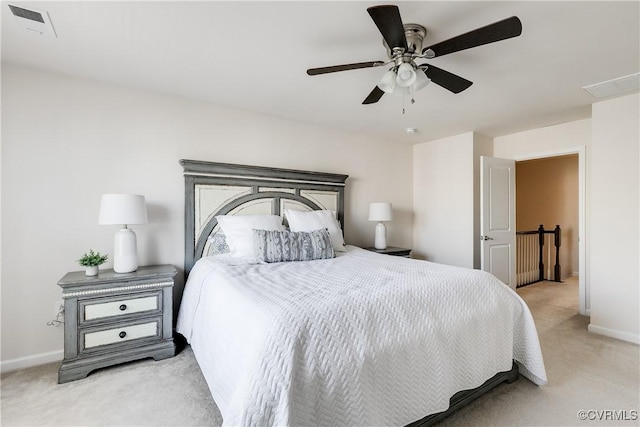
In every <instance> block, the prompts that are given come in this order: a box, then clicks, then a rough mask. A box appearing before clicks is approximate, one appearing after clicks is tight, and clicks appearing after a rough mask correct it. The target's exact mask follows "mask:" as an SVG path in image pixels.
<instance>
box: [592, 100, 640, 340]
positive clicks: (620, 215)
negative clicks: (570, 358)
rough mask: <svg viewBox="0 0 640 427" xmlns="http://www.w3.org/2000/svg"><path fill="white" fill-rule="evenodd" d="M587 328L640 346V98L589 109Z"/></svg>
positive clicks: (598, 104)
mask: <svg viewBox="0 0 640 427" xmlns="http://www.w3.org/2000/svg"><path fill="white" fill-rule="evenodd" d="M592 121H593V126H592V140H591V186H590V187H591V189H590V197H589V200H588V206H589V217H588V224H589V248H590V249H589V251H590V254H591V280H590V282H591V295H592V298H591V323H590V325H589V330H590V331H592V332H596V333H601V334H604V335H609V336H613V337H616V338H619V339H623V340H626V341H631V342H635V343H637V344H640V248H639V245H640V228H639V219H640V186H639V180H640V174H639V173H638V170H639V168H640V160H639V156H640V150H639V148H638V146H639V145H640V95H638V94H635V95H630V96H625V97H621V98H615V99H612V100H607V101H602V102H597V103H595V104H594V105H593V110H592Z"/></svg>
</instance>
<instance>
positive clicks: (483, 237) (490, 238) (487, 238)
mask: <svg viewBox="0 0 640 427" xmlns="http://www.w3.org/2000/svg"><path fill="white" fill-rule="evenodd" d="M480 240H493V237H489V236H480Z"/></svg>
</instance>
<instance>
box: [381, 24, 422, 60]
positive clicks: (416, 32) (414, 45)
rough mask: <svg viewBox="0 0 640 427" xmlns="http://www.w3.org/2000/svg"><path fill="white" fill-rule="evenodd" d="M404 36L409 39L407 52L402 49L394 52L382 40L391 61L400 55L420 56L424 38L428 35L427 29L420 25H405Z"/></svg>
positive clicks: (383, 40)
mask: <svg viewBox="0 0 640 427" xmlns="http://www.w3.org/2000/svg"><path fill="white" fill-rule="evenodd" d="M404 35H405V37H406V39H407V50H406V52H402V48H400V49H398V48H396V49H394V50H393V51H392V50H391V49H390V48H389V45H388V44H387V42H386V40H385V39H384V38H383V39H382V44H383V45H384V47H385V49H387V56H388V57H389V59H395V58H396V57H397V56H398V54H401V55H402V54H410V55H413V54H416V55H420V53H421V52H422V41H423V40H424V37H425V36H426V35H427V29H426V28H425V27H423V26H422V25H418V24H404Z"/></svg>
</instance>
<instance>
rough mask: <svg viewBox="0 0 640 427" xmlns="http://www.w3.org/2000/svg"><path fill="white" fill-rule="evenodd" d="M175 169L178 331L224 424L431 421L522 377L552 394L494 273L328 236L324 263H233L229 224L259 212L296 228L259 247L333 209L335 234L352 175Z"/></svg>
mask: <svg viewBox="0 0 640 427" xmlns="http://www.w3.org/2000/svg"><path fill="white" fill-rule="evenodd" d="M181 164H182V166H183V168H184V177H185V224H186V228H185V240H186V242H185V274H187V280H186V284H185V289H184V294H183V297H182V303H181V306H180V310H179V315H178V322H177V332H178V333H180V334H181V335H183V336H184V337H185V339H186V340H187V342H188V343H189V344H190V345H191V347H192V349H193V352H194V354H195V357H196V360H197V361H198V364H199V366H200V368H201V370H202V372H203V375H204V377H205V379H206V381H207V383H208V385H209V388H210V390H211V393H212V396H213V398H214V400H215V401H216V404H217V405H218V408H219V409H220V411H221V413H222V416H223V419H224V424H225V425H331V426H338V425H414V426H417V425H430V424H432V423H434V422H436V421H438V420H439V419H441V418H442V417H444V416H446V415H448V414H449V413H450V412H452V411H453V410H455V409H457V408H458V407H460V406H461V405H464V404H466V403H467V402H469V401H471V400H473V399H474V398H476V397H477V396H479V395H481V394H483V393H485V392H486V391H488V390H490V389H491V388H493V387H495V386H496V385H498V384H500V383H502V382H504V381H508V382H512V381H514V380H515V379H517V377H518V374H519V373H520V374H522V375H523V376H525V377H526V378H527V379H528V380H530V381H532V382H533V383H535V384H537V385H542V384H545V383H546V373H545V369H544V363H543V359H542V354H541V351H540V345H539V342H538V336H537V332H536V329H535V325H534V323H533V319H532V317H531V314H530V312H529V310H528V308H527V306H526V304H525V303H524V302H523V301H522V300H521V299H520V298H519V297H518V295H517V294H516V293H515V292H513V290H511V289H510V288H509V287H507V286H505V285H503V284H502V283H501V282H500V281H498V280H497V279H496V278H495V277H493V276H492V275H490V274H489V273H486V272H482V271H478V270H470V269H464V268H458V267H452V266H445V265H440V264H436V263H431V262H427V261H422V260H414V259H408V258H400V257H391V256H388V255H380V254H376V253H374V252H370V251H366V250H364V249H361V248H358V247H355V246H350V245H344V244H343V243H340V242H336V240H335V237H336V236H335V230H333V229H331V227H327V229H322V230H317V233H319V234H318V235H317V236H316V237H317V241H318V242H320V243H319V246H318V247H320V248H322V251H320V250H318V252H314V253H316V254H324V253H325V252H324V251H326V250H328V251H331V255H332V256H325V255H317V259H314V260H309V261H291V262H265V260H267V261H269V259H268V258H269V257H270V256H271V255H267V257H266V258H265V257H263V258H259V257H258V258H256V257H251V256H248V255H246V254H245V255H246V256H239V253H240V252H236V250H237V249H238V247H237V242H235V243H234V245H233V248H232V250H231V251H230V250H229V247H228V243H229V242H228V240H231V241H234V239H233V238H232V237H229V236H224V237H225V238H226V240H227V241H225V239H224V238H221V237H223V233H222V231H223V230H222V229H223V228H225V230H224V231H227V232H229V231H230V229H229V228H228V226H227V225H226V224H225V221H227V218H229V217H234V218H235V219H234V221H237V220H238V219H239V218H241V219H242V221H244V220H245V219H249V218H257V217H259V216H265V217H276V218H277V219H280V217H282V216H284V224H285V225H288V226H289V227H290V230H287V229H285V231H280V229H278V230H273V231H269V232H263V233H262V234H259V233H258V232H254V234H253V236H254V237H252V238H253V239H258V238H259V237H258V236H264V234H265V233H267V234H268V233H271V234H272V235H275V236H276V237H278V238H280V236H293V235H295V236H305V238H311V237H309V236H310V235H312V234H313V233H316V231H309V230H307V231H309V232H307V233H306V234H305V232H300V233H299V232H298V230H297V229H298V228H300V224H299V223H298V222H297V221H298V219H296V218H297V217H298V216H300V217H302V218H310V217H313V218H315V217H317V216H318V215H320V214H322V216H323V218H326V214H327V213H331V215H332V216H333V218H334V221H335V223H336V224H338V225H339V227H340V234H341V235H342V229H343V228H344V227H343V225H344V190H345V182H346V179H347V176H346V175H338V174H327V173H318V172H307V171H297V170H286V169H273V168H264V167H256V166H243V165H230V164H221V163H210V162H200V161H192V160H181ZM285 212H286V215H284V214H285ZM296 212H299V213H300V214H297V213H296ZM294 219H295V220H296V221H295V222H294V221H293V220H294ZM242 221H241V222H242ZM327 221H330V220H327ZM287 222H289V224H287ZM223 226H224V227H223ZM330 232H331V233H330ZM313 235H314V236H315V234H313ZM316 237H314V238H316ZM287 238H288V237H287ZM296 238H297V237H296ZM255 242H256V241H255V240H254V241H253V244H255ZM322 242H324V245H323V244H322ZM327 242H330V243H331V244H327ZM306 245H307V246H305V247H307V248H308V247H309V246H308V244H307V243H306ZM340 245H341V246H340ZM258 246H259V245H258ZM258 246H255V247H256V248H257V247H258ZM326 246H329V247H330V248H326ZM314 247H315V246H314ZM265 253H266V252H265ZM275 253H276V255H277V256H283V255H282V254H283V252H282V251H279V252H278V251H276V252H275ZM287 256H290V255H287ZM305 259H306V258H305ZM276 260H279V258H276ZM271 261H273V259H272V260H271Z"/></svg>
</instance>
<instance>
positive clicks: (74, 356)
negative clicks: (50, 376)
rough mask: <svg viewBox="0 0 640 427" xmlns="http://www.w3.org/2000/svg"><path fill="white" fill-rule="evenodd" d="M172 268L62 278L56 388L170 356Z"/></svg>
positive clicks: (172, 350)
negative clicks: (99, 372)
mask: <svg viewBox="0 0 640 427" xmlns="http://www.w3.org/2000/svg"><path fill="white" fill-rule="evenodd" d="M176 273H177V270H176V269H175V268H174V267H173V266H172V265H155V266H146V267H139V268H138V270H137V271H134V272H133V273H115V272H114V271H113V270H101V271H100V274H99V275H98V276H86V275H85V273H84V271H74V272H71V273H67V274H66V275H65V276H64V277H63V278H62V279H60V281H59V282H58V285H59V286H60V287H61V288H62V298H63V299H64V360H63V361H62V365H61V366H60V369H59V370H58V383H59V384H62V383H65V382H68V381H73V380H77V379H81V378H84V377H86V376H87V375H89V373H90V372H91V371H94V370H96V369H99V368H104V367H107V366H111V365H115V364H118V363H123V362H129V361H132V360H137V359H143V358H146V357H153V358H154V359H155V360H160V359H166V358H168V357H173V356H174V355H175V344H174V342H173V284H174V282H173V278H174V276H175V275H176Z"/></svg>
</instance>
